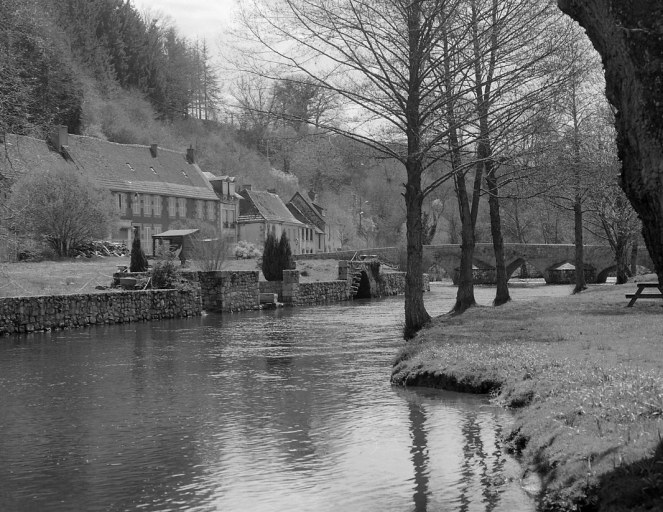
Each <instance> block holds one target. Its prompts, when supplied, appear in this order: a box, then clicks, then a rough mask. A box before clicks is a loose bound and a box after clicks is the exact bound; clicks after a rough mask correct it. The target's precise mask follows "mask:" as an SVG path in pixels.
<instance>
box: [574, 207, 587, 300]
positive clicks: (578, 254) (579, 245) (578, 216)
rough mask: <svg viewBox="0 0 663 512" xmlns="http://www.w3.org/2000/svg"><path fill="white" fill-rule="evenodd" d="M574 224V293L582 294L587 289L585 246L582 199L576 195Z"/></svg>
mask: <svg viewBox="0 0 663 512" xmlns="http://www.w3.org/2000/svg"><path fill="white" fill-rule="evenodd" d="M573 224H574V232H575V260H574V264H575V267H576V285H575V288H573V293H580V292H581V291H583V290H586V289H587V283H586V281H585V248H584V246H583V233H582V199H581V198H580V196H579V195H576V198H575V201H574V202H573Z"/></svg>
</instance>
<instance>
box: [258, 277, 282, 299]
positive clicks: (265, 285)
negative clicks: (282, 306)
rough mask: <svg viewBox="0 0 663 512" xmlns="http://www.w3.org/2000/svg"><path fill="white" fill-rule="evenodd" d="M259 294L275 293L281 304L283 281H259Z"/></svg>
mask: <svg viewBox="0 0 663 512" xmlns="http://www.w3.org/2000/svg"><path fill="white" fill-rule="evenodd" d="M258 286H259V287H260V293H275V294H276V295H278V296H279V300H280V301H281V302H283V281H260V282H259V283H258Z"/></svg>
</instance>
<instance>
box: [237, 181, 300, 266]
mask: <svg viewBox="0 0 663 512" xmlns="http://www.w3.org/2000/svg"><path fill="white" fill-rule="evenodd" d="M239 195H240V196H241V200H240V204H239V217H238V227H239V239H240V240H245V241H247V242H250V243H252V244H254V245H255V246H256V247H258V248H259V249H261V250H262V247H263V245H264V243H265V240H266V239H267V234H268V233H270V232H271V233H273V234H274V236H276V238H280V237H281V233H284V232H285V234H286V236H287V237H288V240H289V241H290V249H291V251H292V253H293V254H301V251H302V241H303V240H304V237H305V236H308V235H307V233H306V229H308V228H307V226H306V225H305V224H303V223H302V222H300V221H299V220H297V219H296V218H295V217H294V216H293V215H292V213H291V212H290V210H288V208H287V207H286V205H285V204H284V203H283V201H282V200H281V198H280V197H279V196H278V195H276V194H275V193H273V192H266V191H261V190H260V191H259V190H252V189H251V188H248V187H247V188H245V189H244V190H242V191H241V192H239Z"/></svg>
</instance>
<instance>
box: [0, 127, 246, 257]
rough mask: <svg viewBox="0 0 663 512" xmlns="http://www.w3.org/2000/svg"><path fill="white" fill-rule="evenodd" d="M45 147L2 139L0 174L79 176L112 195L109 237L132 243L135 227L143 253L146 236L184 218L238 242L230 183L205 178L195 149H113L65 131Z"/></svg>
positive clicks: (31, 141)
mask: <svg viewBox="0 0 663 512" xmlns="http://www.w3.org/2000/svg"><path fill="white" fill-rule="evenodd" d="M49 142H50V144H49V143H47V142H46V141H43V140H39V139H35V138H32V137H27V136H19V135H11V134H7V135H5V151H4V152H3V153H4V155H2V157H0V175H2V176H4V177H5V178H7V177H9V178H10V179H11V180H12V181H15V180H16V179H17V178H18V177H19V176H20V175H22V174H25V173H30V172H37V171H42V172H43V171H57V170H64V171H67V172H78V173H82V174H83V175H85V176H87V177H88V178H89V179H90V180H91V181H92V182H93V183H95V184H96V185H97V186H98V187H100V188H102V189H106V190H108V191H110V193H111V194H112V197H113V202H114V204H115V208H116V211H117V213H118V217H119V221H118V222H117V223H116V225H115V226H113V231H112V233H111V234H110V236H111V238H112V239H113V240H114V241H122V242H125V243H127V244H130V243H131V240H132V232H133V230H134V228H138V231H139V233H140V238H141V245H142V246H143V249H144V250H145V252H146V253H148V254H149V253H151V252H152V247H153V245H152V235H155V234H159V233H161V232H163V231H166V230H168V229H169V228H170V227H171V226H172V225H173V224H174V223H175V222H177V221H180V220H185V219H193V220H200V221H206V222H209V223H210V224H212V225H214V226H216V227H218V228H220V229H222V230H223V231H224V233H226V234H227V235H228V236H230V237H231V238H232V240H233V241H236V240H237V226H236V219H237V217H238V215H239V196H238V195H236V194H235V191H234V178H230V177H227V176H225V177H220V178H217V177H213V178H211V177H208V176H206V174H205V173H204V172H203V171H202V170H201V169H200V167H199V166H198V164H196V161H195V151H194V149H193V148H189V149H188V150H186V152H184V153H181V152H177V151H172V150H168V149H163V148H160V147H158V145H157V144H152V145H150V146H143V145H133V144H132V145H129V144H117V143H114V142H108V141H104V140H101V139H96V138H92V137H85V136H78V135H70V134H68V133H67V130H66V127H58V128H57V129H56V130H54V132H53V135H52V137H51V140H50V141H49ZM212 176H213V175H212ZM210 178H211V179H210Z"/></svg>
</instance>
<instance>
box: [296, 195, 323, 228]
mask: <svg viewBox="0 0 663 512" xmlns="http://www.w3.org/2000/svg"><path fill="white" fill-rule="evenodd" d="M298 202H301V203H303V204H304V205H305V206H304V207H303V208H302V207H301V206H298V205H297V203H298ZM289 205H295V206H296V208H297V210H299V211H300V212H301V214H302V215H303V216H304V218H305V219H306V220H304V221H303V222H304V223H306V224H313V225H314V226H316V228H318V229H319V230H320V231H321V232H324V229H325V224H326V223H325V219H324V217H323V216H322V210H324V208H322V207H321V206H319V205H317V204H315V203H314V202H312V201H311V200H310V199H309V198H308V197H306V194H300V193H299V192H295V195H293V196H292V198H291V199H290V201H288V206H289ZM300 220H301V219H300Z"/></svg>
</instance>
